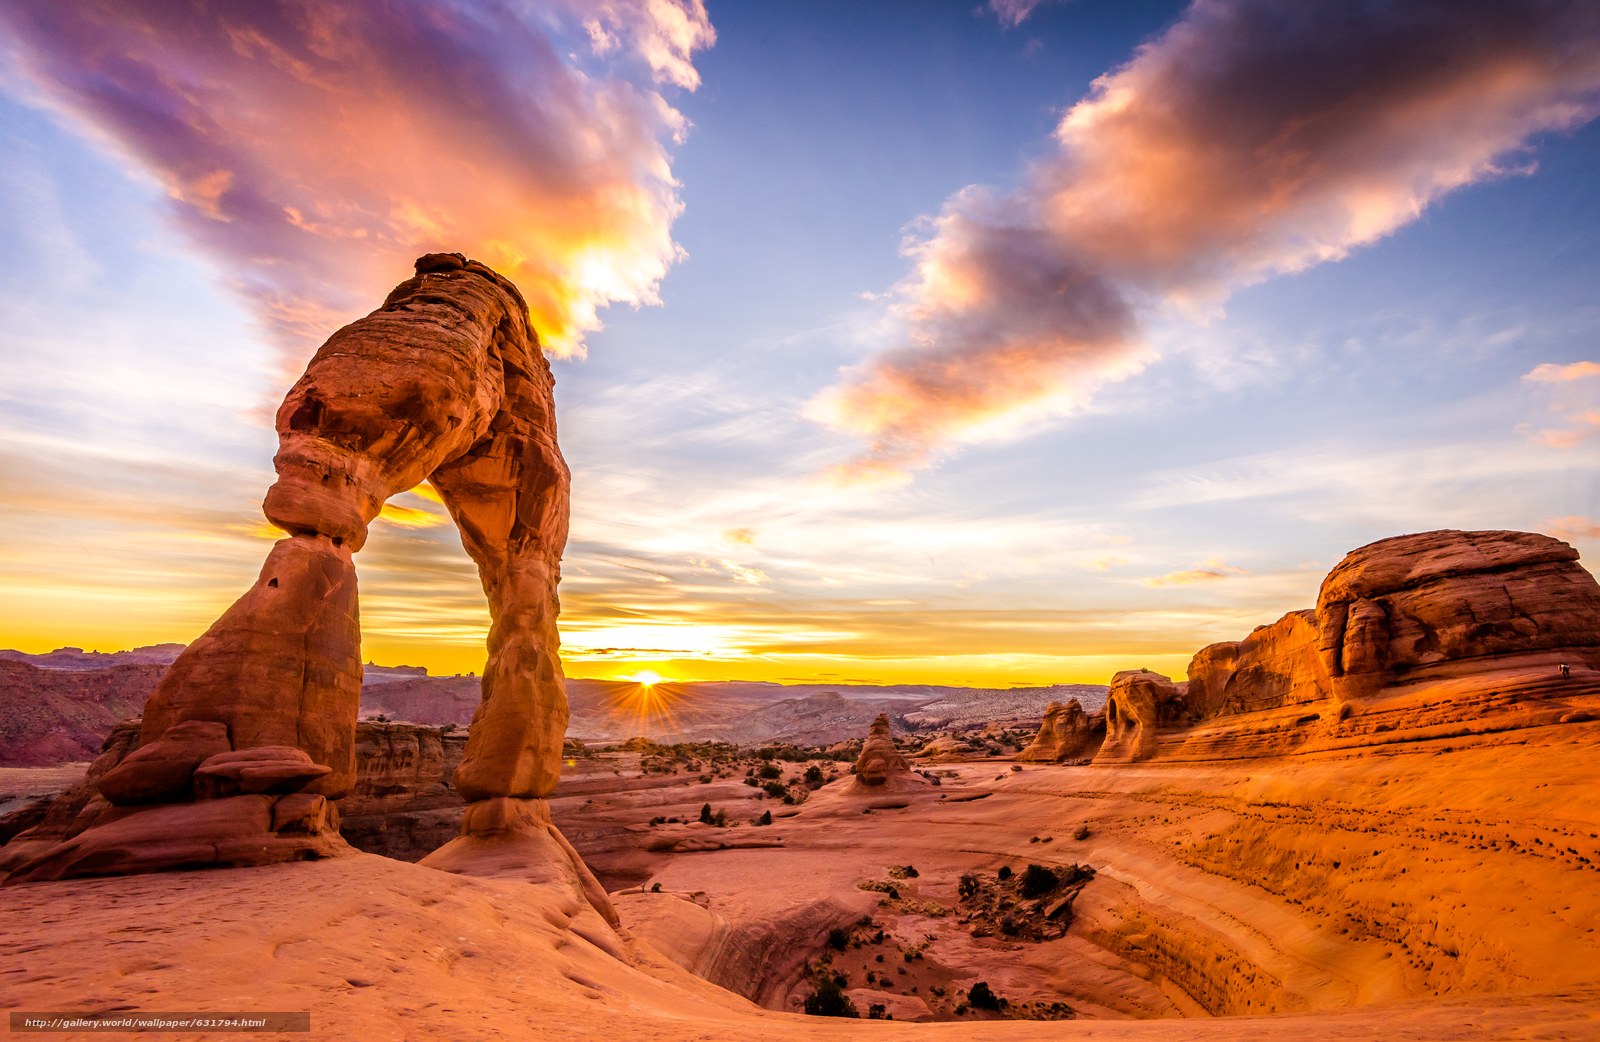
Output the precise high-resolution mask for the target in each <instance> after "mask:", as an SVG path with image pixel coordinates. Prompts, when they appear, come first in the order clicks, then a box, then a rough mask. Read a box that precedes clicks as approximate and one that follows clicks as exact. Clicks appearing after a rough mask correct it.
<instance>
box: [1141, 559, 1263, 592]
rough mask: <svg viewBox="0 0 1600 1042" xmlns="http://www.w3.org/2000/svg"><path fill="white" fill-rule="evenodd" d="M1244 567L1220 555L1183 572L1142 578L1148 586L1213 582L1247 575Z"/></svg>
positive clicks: (1247, 572)
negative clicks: (1224, 559) (1225, 559)
mask: <svg viewBox="0 0 1600 1042" xmlns="http://www.w3.org/2000/svg"><path fill="white" fill-rule="evenodd" d="M1249 574H1250V572H1249V571H1248V570H1247V569H1244V568H1235V567H1233V566H1232V565H1230V564H1228V563H1227V562H1225V561H1223V559H1222V558H1220V557H1213V558H1211V559H1209V560H1206V561H1201V562H1200V563H1198V564H1196V565H1195V566H1194V568H1193V569H1191V570H1189V571H1183V572H1168V573H1167V574H1166V575H1160V576H1155V577H1153V578H1150V579H1146V580H1144V584H1145V585H1146V586H1149V587H1156V586H1188V585H1190V584H1192V583H1203V582H1214V581H1216V580H1217V579H1226V578H1228V577H1229V576H1233V575H1249Z"/></svg>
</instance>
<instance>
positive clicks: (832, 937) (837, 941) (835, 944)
mask: <svg viewBox="0 0 1600 1042" xmlns="http://www.w3.org/2000/svg"><path fill="white" fill-rule="evenodd" d="M849 946H850V931H848V930H846V929H843V928H842V927H838V926H835V927H834V928H833V929H831V930H829V931H828V947H830V948H837V949H838V950H839V951H841V952H842V951H844V950H845V949H846V948H848V947H849Z"/></svg>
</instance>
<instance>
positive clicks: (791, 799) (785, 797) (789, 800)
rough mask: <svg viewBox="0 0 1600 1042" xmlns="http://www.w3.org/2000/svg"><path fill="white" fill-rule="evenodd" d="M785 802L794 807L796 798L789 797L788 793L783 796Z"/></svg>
mask: <svg viewBox="0 0 1600 1042" xmlns="http://www.w3.org/2000/svg"><path fill="white" fill-rule="evenodd" d="M783 802H785V803H787V804H789V805H791V806H793V805H794V797H793V796H791V795H789V794H788V793H784V794H783Z"/></svg>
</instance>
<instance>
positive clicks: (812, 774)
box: [806, 764, 822, 789]
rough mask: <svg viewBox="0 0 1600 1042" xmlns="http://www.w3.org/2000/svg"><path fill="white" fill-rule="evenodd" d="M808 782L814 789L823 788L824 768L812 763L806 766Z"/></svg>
mask: <svg viewBox="0 0 1600 1042" xmlns="http://www.w3.org/2000/svg"><path fill="white" fill-rule="evenodd" d="M806 784H807V785H809V786H811V787H812V788H813V789H820V788H822V768H821V767H818V766H817V765H816V764H812V765H811V766H810V767H807V768H806Z"/></svg>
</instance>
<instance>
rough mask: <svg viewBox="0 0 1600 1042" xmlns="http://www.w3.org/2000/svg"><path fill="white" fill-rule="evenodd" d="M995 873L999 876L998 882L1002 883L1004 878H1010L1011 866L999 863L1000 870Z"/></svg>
mask: <svg viewBox="0 0 1600 1042" xmlns="http://www.w3.org/2000/svg"><path fill="white" fill-rule="evenodd" d="M997 874H998V875H999V876H1000V882H1002V883H1004V882H1005V881H1006V880H1008V879H1010V878H1011V866H1010V865H1001V866H1000V871H999V872H998V873H997Z"/></svg>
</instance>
